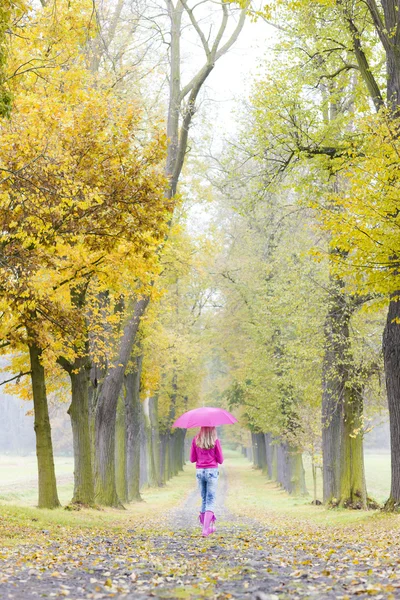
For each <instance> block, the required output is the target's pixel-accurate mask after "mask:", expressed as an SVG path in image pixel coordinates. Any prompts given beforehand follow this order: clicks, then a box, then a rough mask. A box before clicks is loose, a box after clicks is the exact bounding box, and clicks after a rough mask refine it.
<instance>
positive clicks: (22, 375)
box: [0, 371, 32, 385]
mask: <svg viewBox="0 0 400 600" xmlns="http://www.w3.org/2000/svg"><path fill="white" fill-rule="evenodd" d="M31 373H32V371H25V373H22V372H21V373H18V375H15V376H14V377H11V378H10V379H6V380H5V381H2V382H1V383H0V385H5V384H6V383H10V381H14V380H15V379H16V380H17V383H19V379H21V377H24V375H30V374H31Z"/></svg>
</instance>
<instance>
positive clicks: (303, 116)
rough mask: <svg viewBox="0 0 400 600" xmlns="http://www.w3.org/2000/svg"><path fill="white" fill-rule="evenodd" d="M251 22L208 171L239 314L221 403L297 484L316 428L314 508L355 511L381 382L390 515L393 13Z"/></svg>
mask: <svg viewBox="0 0 400 600" xmlns="http://www.w3.org/2000/svg"><path fill="white" fill-rule="evenodd" d="M267 18H268V19H269V20H270V21H271V22H272V23H273V24H274V25H275V26H276V28H277V33H276V36H277V40H278V41H277V44H276V48H275V50H276V52H275V54H274V58H273V61H268V60H267V62H266V68H265V75H261V76H260V77H259V79H258V80H257V82H256V84H255V86H254V93H253V95H252V98H251V101H250V107H248V108H247V111H246V115H245V121H244V125H243V127H242V130H243V133H242V136H241V138H240V139H239V140H236V141H235V143H234V153H233V157H232V156H230V157H229V162H230V163H232V160H233V159H234V158H236V161H235V162H234V164H235V170H234V171H233V170H232V169H229V167H228V168H224V171H225V187H224V189H223V190H222V193H223V194H225V196H227V197H228V198H229V204H230V207H231V208H232V209H233V210H234V211H235V212H236V214H237V217H236V221H237V223H238V225H237V227H239V228H240V233H239V234H238V235H237V236H235V237H234V240H233V241H232V244H230V245H229V256H228V268H227V271H226V272H225V279H226V281H227V282H228V283H229V286H230V290H229V294H227V298H229V301H228V304H227V310H228V307H229V306H230V304H231V302H232V297H233V298H234V304H233V305H232V309H231V310H230V311H229V310H228V316H227V318H228V319H229V318H230V315H232V314H233V310H235V317H236V316H237V314H240V315H241V316H242V318H240V319H239V323H237V322H236V321H234V322H232V320H231V321H230V322H231V326H232V330H234V331H235V335H236V342H237V341H238V339H239V340H240V343H236V348H235V347H234V345H233V344H232V345H231V349H230V350H229V351H230V353H231V356H229V360H228V362H229V364H231V365H232V368H233V373H234V380H233V382H232V384H231V387H230V391H229V393H228V397H229V400H230V402H231V404H239V405H241V406H243V407H244V409H245V412H246V419H247V421H248V422H249V424H250V426H251V428H252V429H253V432H254V435H253V441H254V444H255V448H254V455H255V461H256V463H257V464H258V465H259V466H261V467H264V466H265V468H266V469H267V470H268V471H269V475H270V476H271V475H272V472H273V470H274V469H275V470H276V467H273V466H272V463H271V464H269V461H270V457H271V456H274V453H275V454H276V453H277V452H281V449H282V446H283V448H284V449H286V451H287V454H288V455H287V458H286V459H285V461H283V463H282V461H281V463H282V464H286V465H290V463H291V462H293V461H294V462H295V464H294V465H293V466H289V467H287V468H286V471H285V473H284V472H283V470H282V469H283V467H282V468H281V471H282V473H281V474H279V473H275V476H276V477H277V478H278V480H280V481H281V483H282V484H283V485H284V486H285V487H286V488H287V489H295V490H297V491H301V490H302V488H303V478H302V467H301V465H300V463H299V462H298V455H299V451H304V450H308V451H309V452H310V453H311V455H314V454H315V453H316V452H318V446H319V442H318V440H319V435H320V434H321V435H322V457H323V464H322V469H323V482H324V501H325V502H332V503H334V504H339V505H341V506H362V507H366V506H367V504H368V500H367V490H366V484H365V474H364V465H363V435H364V433H365V431H366V430H367V424H366V419H365V414H364V408H365V406H366V407H367V409H368V412H369V413H370V414H371V409H372V408H373V405H377V406H378V407H379V406H380V405H381V398H382V395H383V389H382V387H384V386H381V384H380V380H381V375H383V373H384V379H385V380H386V392H387V399H388V408H389V417H390V431H391V460H392V485H391V492H390V497H389V499H388V501H387V503H386V508H387V509H389V510H391V509H393V508H396V507H397V506H398V505H399V502H400V468H399V444H400V437H399V436H400V422H399V402H400V388H399V384H400V379H399V373H400V370H399V362H398V361H399V350H398V349H399V345H398V339H399V338H398V336H399V331H400V330H399V326H398V325H399V314H398V311H399V306H400V305H399V291H398V290H399V282H398V254H399V251H398V239H399V238H398V232H397V229H398V214H399V211H398V177H397V171H398V163H399V158H398V156H399V154H398V151H399V148H398V124H399V114H398V106H399V94H400V88H399V85H398V81H399V79H398V74H399V72H400V71H399V67H400V65H399V63H398V56H399V35H400V24H399V20H398V19H399V16H398V11H397V7H396V5H395V3H394V2H392V1H391V0H382V2H381V4H380V5H379V6H378V5H377V4H375V1H374V0H368V1H367V2H342V1H341V2H337V1H334V0H332V1H328V2H324V3H319V2H309V1H306V2H302V3H297V2H296V3H294V4H292V3H291V2H277V3H276V5H275V6H274V7H272V8H271V11H270V12H269V14H268V16H267ZM228 164H229V163H228ZM237 186H241V189H242V193H241V194H240V196H241V197H240V199H239V201H238V200H237V199H236V200H234V202H232V197H233V193H232V188H235V187H236V188H237ZM231 235H232V232H230V236H231ZM248 251H250V255H248ZM310 252H311V254H313V255H314V257H315V259H316V261H315V262H314V264H312V263H311V262H310V261H309V259H308V258H306V256H309V255H310ZM243 256H244V257H247V256H249V259H248V260H249V262H248V263H245V264H246V267H245V268H244V269H243V268H242V267H241V266H240V263H241V260H242V257H243ZM279 261H280V262H279ZM232 294H233V296H232ZM387 306H388V309H387V317H386V324H385V325H384V321H385V319H384V311H385V309H386V307H387ZM238 310H239V311H240V312H239V313H238V312H237V311H238ZM233 328H234V329H233ZM382 332H383V352H382V348H381V344H380V338H381V336H382ZM232 349H233V351H232ZM247 354H248V355H249V358H248V359H246V355H247ZM382 379H383V377H382ZM321 412H322V428H321V431H320V432H319V429H320V428H319V426H318V420H319V418H320V415H321ZM318 413H319V414H318ZM271 440H273V443H272V446H271V445H270V441H271ZM260 448H261V451H260ZM260 452H261V455H260ZM260 456H261V458H260ZM273 460H275V461H276V458H274V459H273ZM296 464H299V466H298V467H296ZM288 477H289V479H290V480H291V483H290V484H288V483H287V481H286V480H287V478H288Z"/></svg>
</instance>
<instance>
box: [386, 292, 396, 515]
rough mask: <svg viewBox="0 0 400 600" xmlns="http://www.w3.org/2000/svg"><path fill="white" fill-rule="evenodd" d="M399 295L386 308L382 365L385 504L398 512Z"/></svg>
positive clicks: (387, 507)
mask: <svg viewBox="0 0 400 600" xmlns="http://www.w3.org/2000/svg"><path fill="white" fill-rule="evenodd" d="M399 294H400V292H398V293H396V294H395V295H394V296H393V298H392V300H391V301H390V304H389V311H388V315H387V320H386V327H385V331H384V334H383V357H384V363H385V376H386V390H387V399H388V407H389V421H390V440H391V444H390V453H391V461H392V466H391V475H392V480H391V488H390V496H389V499H388V501H387V502H386V504H385V508H386V509H387V510H398V509H399V508H400V326H399V323H400V301H399V299H398V298H399Z"/></svg>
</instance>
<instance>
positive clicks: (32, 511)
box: [0, 468, 194, 548]
mask: <svg viewBox="0 0 400 600" xmlns="http://www.w3.org/2000/svg"><path fill="white" fill-rule="evenodd" d="M193 484H194V478H193V472H192V470H191V469H189V468H187V469H185V471H184V472H183V473H181V474H180V475H179V477H175V478H174V479H173V480H171V481H169V482H168V483H167V484H166V485H165V486H164V487H162V488H145V489H143V490H142V492H141V495H142V498H143V501H142V502H135V503H132V504H128V505H127V506H126V510H117V509H112V508H104V509H100V510H93V509H84V508H83V509H81V510H76V511H69V510H64V509H63V508H58V509H54V510H46V509H38V508H36V507H34V506H23V504H22V500H23V498H22V500H21V496H20V501H19V504H14V503H12V500H11V498H10V497H9V500H8V502H6V503H5V502H4V501H1V503H0V532H1V529H2V528H1V525H2V523H5V524H6V528H5V531H6V535H5V537H3V536H2V535H1V534H0V548H1V547H6V546H7V547H10V546H15V545H19V544H21V543H22V544H23V543H27V542H28V541H29V540H30V539H31V538H32V536H33V537H35V535H36V534H37V535H40V534H41V532H42V531H43V530H49V531H50V532H53V533H57V534H61V533H66V534H67V535H68V534H70V533H72V532H73V530H79V531H82V530H93V529H96V530H99V529H100V530H103V531H110V532H111V531H126V530H127V529H129V528H131V527H134V528H136V527H138V528H140V527H141V522H142V521H143V522H145V523H146V524H151V523H152V522H153V521H154V523H155V524H156V527H159V526H160V523H162V522H163V514H164V513H165V511H167V510H169V509H171V508H174V507H176V506H179V505H180V504H181V503H183V502H184V501H185V500H186V498H187V496H188V494H189V493H190V492H191V491H192V489H193ZM71 491H72V487H71ZM69 499H70V495H69Z"/></svg>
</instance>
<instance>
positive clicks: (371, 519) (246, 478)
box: [226, 452, 400, 526]
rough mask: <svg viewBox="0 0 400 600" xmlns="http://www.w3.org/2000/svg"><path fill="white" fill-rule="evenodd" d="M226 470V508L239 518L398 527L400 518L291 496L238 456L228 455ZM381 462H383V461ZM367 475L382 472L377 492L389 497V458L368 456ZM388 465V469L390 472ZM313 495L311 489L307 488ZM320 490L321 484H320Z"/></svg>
mask: <svg viewBox="0 0 400 600" xmlns="http://www.w3.org/2000/svg"><path fill="white" fill-rule="evenodd" d="M226 454H227V459H228V460H227V462H226V468H227V470H228V476H229V490H228V499H227V505H228V507H229V508H230V509H231V510H232V511H233V512H236V513H237V514H239V515H243V516H244V515H247V516H250V517H255V518H260V520H262V521H265V519H267V520H268V519H271V516H272V515H274V514H276V515H281V516H282V517H289V518H290V519H297V520H305V521H312V522H313V523H315V524H319V525H326V526H344V525H355V524H357V523H360V522H365V523H377V521H380V522H381V521H382V522H383V521H385V520H388V522H390V523H393V519H394V520H395V522H396V525H397V524H398V522H399V519H400V517H399V516H398V515H386V514H382V513H380V511H357V510H355V511H352V510H345V509H333V510H332V509H327V508H325V507H324V506H314V505H312V504H311V496H289V495H288V494H287V493H286V492H285V491H283V490H282V489H281V488H280V487H279V486H278V485H277V484H276V483H273V482H270V481H268V480H267V479H266V477H265V476H264V475H262V473H261V471H260V470H259V469H254V468H253V467H251V466H250V468H249V462H248V461H247V459H246V458H245V457H243V456H241V455H239V454H237V453H231V452H229V453H226ZM380 459H382V460H380ZM366 463H367V465H368V466H367V469H366V470H367V472H368V473H369V477H370V478H371V477H374V469H377V468H379V467H381V468H382V472H381V473H380V476H379V477H375V484H374V487H375V490H376V492H377V494H376V497H378V495H379V496H380V498H382V499H384V498H385V497H387V494H388V491H389V483H390V479H389V478H388V475H389V474H390V459H389V456H386V457H385V456H384V455H382V456H380V457H378V456H376V455H371V456H366ZM388 463H389V468H388ZM309 471H310V468H309V466H308V467H306V478H307V480H308V484H309V481H310V478H311V474H310V473H309ZM308 487H309V490H310V491H312V486H311V485H310V484H309V485H308ZM318 487H319V490H321V481H319V486H318Z"/></svg>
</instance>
